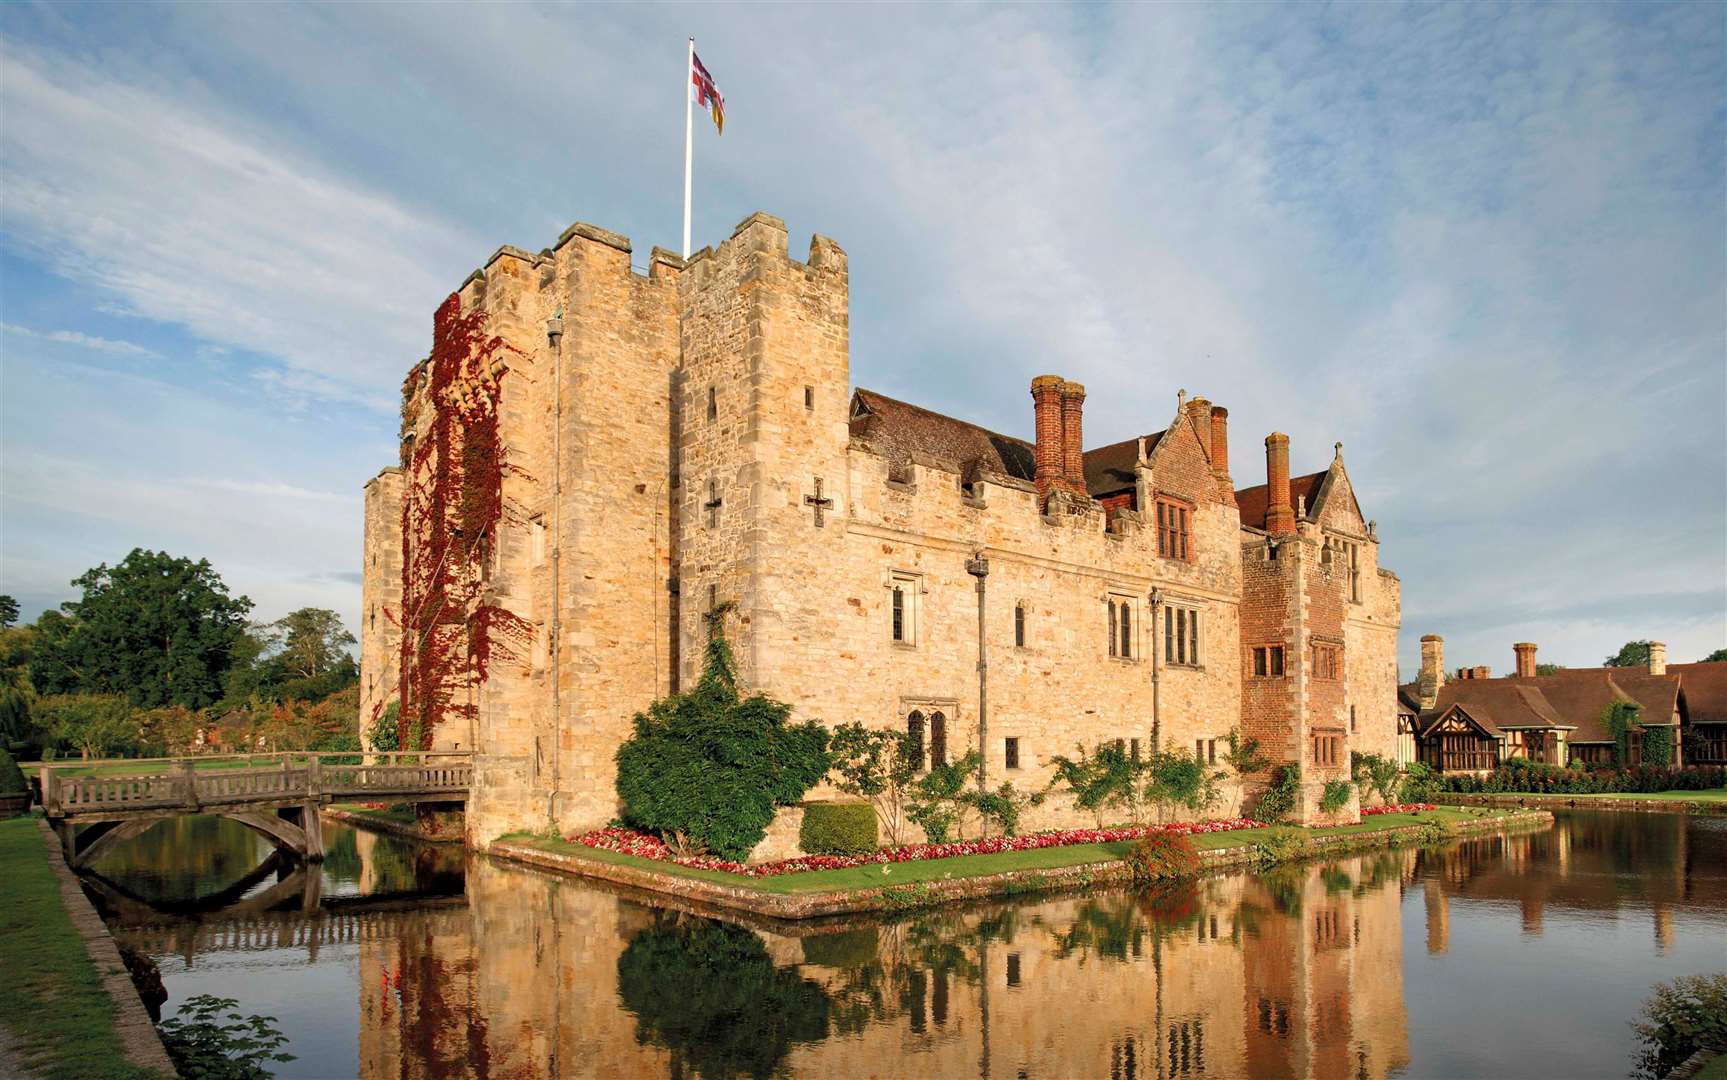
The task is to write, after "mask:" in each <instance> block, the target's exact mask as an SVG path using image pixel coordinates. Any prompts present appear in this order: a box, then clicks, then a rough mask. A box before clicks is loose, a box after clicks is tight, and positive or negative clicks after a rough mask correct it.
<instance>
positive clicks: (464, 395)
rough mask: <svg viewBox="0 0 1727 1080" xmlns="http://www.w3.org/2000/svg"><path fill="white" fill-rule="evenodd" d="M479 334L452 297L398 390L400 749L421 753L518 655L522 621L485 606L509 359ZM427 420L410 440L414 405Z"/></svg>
mask: <svg viewBox="0 0 1727 1080" xmlns="http://www.w3.org/2000/svg"><path fill="white" fill-rule="evenodd" d="M514 351H515V350H514V349H512V348H511V347H510V346H509V345H507V344H505V342H504V340H503V339H502V338H500V337H496V336H493V335H489V334H488V333H487V332H486V317H485V314H484V313H483V312H481V311H479V310H474V311H471V312H468V313H467V314H463V313H462V304H461V301H460V299H458V298H457V296H456V295H455V294H454V293H452V294H450V297H449V299H447V300H445V301H444V302H443V304H442V305H440V306H439V308H438V311H437V314H436V315H435V316H434V317H433V326H432V354H431V356H430V357H428V358H427V360H426V362H425V363H424V364H422V365H420V366H419V367H418V368H416V369H415V370H414V372H413V373H412V374H410V375H409V376H408V384H407V385H406V386H405V387H404V388H403V396H404V400H405V415H404V421H405V424H404V427H405V428H406V430H407V432H408V439H407V440H405V445H404V450H403V453H404V462H403V464H404V465H406V466H407V480H408V482H407V487H406V491H405V492H404V494H403V498H402V620H401V623H402V657H401V665H400V679H401V685H400V698H401V727H400V730H399V735H400V738H401V743H400V745H401V746H402V747H403V748H404V749H407V748H408V744H409V740H410V738H411V733H413V732H416V731H417V733H418V738H419V744H420V745H419V748H420V749H426V748H429V747H430V746H431V745H432V733H433V732H434V731H435V730H436V729H437V727H438V725H440V724H443V723H446V722H448V721H449V720H451V719H464V720H465V719H471V718H472V717H474V716H475V715H476V713H477V711H478V705H477V703H476V702H477V698H478V694H479V689H480V685H481V684H482V683H484V682H485V680H486V677H487V674H488V672H489V671H490V670H491V666H492V664H493V663H494V662H496V661H499V660H502V661H505V662H509V661H515V660H520V659H522V658H523V657H524V656H525V655H526V652H527V649H528V647H529V646H530V645H531V644H532V643H533V640H534V628H533V625H532V624H531V623H529V622H528V621H527V620H525V619H523V618H522V617H520V616H519V615H516V614H515V613H513V612H510V611H506V610H504V609H503V608H501V607H498V606H496V605H494V604H488V603H486V602H485V593H486V586H487V582H488V580H489V578H490V576H491V573H490V566H491V561H492V554H493V550H494V548H495V545H496V543H497V536H498V523H499V522H500V521H501V520H503V517H504V513H505V506H504V494H503V492H504V486H503V481H504V474H505V473H506V472H508V471H511V470H512V466H511V465H510V464H509V462H508V461H507V459H506V450H505V448H504V445H503V442H502V440H501V439H500V438H499V435H498V403H499V397H500V394H501V391H502V383H503V379H504V376H505V375H507V374H509V370H510V369H509V366H508V365H507V363H506V362H505V361H506V360H507V358H508V354H510V353H512V352H514ZM417 403H418V405H417V407H418V408H430V410H431V418H430V423H429V425H427V427H426V429H425V430H424V432H423V433H422V434H420V435H419V436H418V438H415V437H414V435H413V432H414V431H415V430H416V428H417V426H416V425H415V423H414V421H415V415H414V413H413V412H412V411H408V410H414V409H415V408H416V404H417Z"/></svg>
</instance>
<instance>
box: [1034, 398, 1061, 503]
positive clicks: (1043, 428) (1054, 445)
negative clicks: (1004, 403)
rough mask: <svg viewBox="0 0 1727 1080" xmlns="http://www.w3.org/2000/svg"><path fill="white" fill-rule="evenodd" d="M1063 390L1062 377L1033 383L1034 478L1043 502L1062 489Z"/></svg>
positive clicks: (1039, 498) (1038, 494) (1040, 499)
mask: <svg viewBox="0 0 1727 1080" xmlns="http://www.w3.org/2000/svg"><path fill="white" fill-rule="evenodd" d="M1061 387H1062V379H1061V376H1060V375H1039V376H1038V377H1037V378H1035V379H1033V380H1032V381H1031V400H1032V409H1033V418H1034V420H1035V422H1036V425H1037V443H1036V445H1035V447H1034V448H1033V449H1032V461H1033V462H1034V464H1035V466H1036V471H1035V472H1034V474H1033V478H1034V479H1035V481H1036V483H1037V497H1038V500H1039V501H1040V502H1041V501H1043V500H1046V499H1048V498H1049V493H1050V492H1051V491H1053V490H1054V489H1055V488H1057V487H1059V486H1061V477H1062V471H1063V470H1062V434H1061Z"/></svg>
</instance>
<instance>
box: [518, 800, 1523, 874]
mask: <svg viewBox="0 0 1727 1080" xmlns="http://www.w3.org/2000/svg"><path fill="white" fill-rule="evenodd" d="M1483 816H1496V815H1492V814H1491V813H1489V814H1483V813H1482V812H1480V811H1470V810H1464V809H1450V808H1441V809H1438V810H1430V811H1426V812H1424V813H1421V814H1381V815H1378V816H1375V817H1371V818H1368V819H1366V820H1365V821H1362V822H1361V823H1360V824H1357V825H1340V826H1335V827H1332V828H1326V829H1313V830H1310V831H1311V832H1312V834H1313V835H1314V836H1338V835H1344V836H1351V835H1358V834H1362V833H1375V832H1384V831H1385V830H1387V829H1395V828H1398V827H1400V826H1404V825H1424V824H1427V823H1430V822H1443V823H1447V824H1450V823H1455V822H1459V821H1468V820H1472V819H1475V818H1479V817H1483ZM1270 832H1271V830H1270V829H1241V830H1238V831H1235V832H1224V833H1206V834H1203V835H1199V836H1195V837H1193V842H1194V846H1195V847H1197V848H1199V849H1200V850H1201V851H1205V850H1210V849H1213V848H1226V847H1240V846H1242V845H1245V844H1251V843H1253V842H1254V841H1255V840H1258V839H1262V838H1263V837H1265V836H1266V835H1268V834H1269V833H1270ZM503 839H505V840H508V841H511V842H512V843H518V844H522V845H525V846H528V847H536V848H540V849H541V850H544V851H555V852H560V853H564V854H570V855H580V856H582V857H583V858H588V859H594V860H597V861H599V862H609V863H616V864H618V865H620V866H635V867H639V868H641V869H644V870H652V871H655V872H657V873H662V874H672V875H674V876H678V877H690V878H699V879H701V880H703V881H713V882H718V883H720V884H722V885H732V886H740V887H743V888H747V889H758V890H760V891H762V892H770V893H783V894H789V895H798V894H802V893H816V892H848V891H851V890H854V889H874V888H880V887H882V886H887V885H908V884H916V883H917V882H920V881H944V880H946V879H948V878H965V877H981V876H985V875H988V874H1002V873H1007V872H1008V871H1011V870H1053V869H1059V868H1061V867H1065V866H1079V865H1082V864H1084V863H1097V862H1108V861H1110V860H1112V859H1119V858H1121V857H1122V856H1123V855H1125V854H1127V849H1128V848H1129V847H1130V846H1132V843H1133V842H1132V841H1120V842H1117V843H1112V844H1070V845H1068V846H1066V847H1055V848H1040V849H1037V850H1035V851H1004V852H1001V853H1000V854H996V855H960V856H957V857H955V858H951V859H929V860H924V861H921V862H906V863H892V864H882V863H870V864H868V865H865V866H854V867H850V868H849V869H845V870H812V871H810V872H808V873H803V874H785V875H782V876H780V877H770V878H752V877H745V876H744V875H742V874H729V873H726V872H725V871H723V870H700V869H696V868H694V867H688V866H678V865H676V864H675V863H665V862H655V861H654V860H652V859H642V858H638V857H636V856H634V855H619V854H617V853H615V852H610V851H601V850H599V849H597V848H590V847H587V846H585V845H582V844H572V843H570V842H568V841H566V840H548V839H546V838H545V837H544V836H541V835H537V834H532V833H514V834H511V835H509V836H506V837H503Z"/></svg>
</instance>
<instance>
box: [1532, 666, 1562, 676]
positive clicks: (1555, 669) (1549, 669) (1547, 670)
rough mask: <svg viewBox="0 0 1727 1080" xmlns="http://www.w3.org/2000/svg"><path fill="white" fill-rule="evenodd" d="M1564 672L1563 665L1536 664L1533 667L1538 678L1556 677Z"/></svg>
mask: <svg viewBox="0 0 1727 1080" xmlns="http://www.w3.org/2000/svg"><path fill="white" fill-rule="evenodd" d="M1564 670H1565V665H1564V664H1536V665H1535V674H1536V675H1538V676H1540V675H1557V674H1559V673H1560V672H1561V671H1564Z"/></svg>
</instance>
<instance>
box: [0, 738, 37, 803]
mask: <svg viewBox="0 0 1727 1080" xmlns="http://www.w3.org/2000/svg"><path fill="white" fill-rule="evenodd" d="M29 790H30V785H29V784H26V783H25V782H24V773H23V771H22V770H20V769H19V768H18V763H17V762H16V761H13V760H12V755H11V754H10V753H9V752H7V751H6V750H4V749H0V795H23V794H26V793H27V792H28V791H29Z"/></svg>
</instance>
